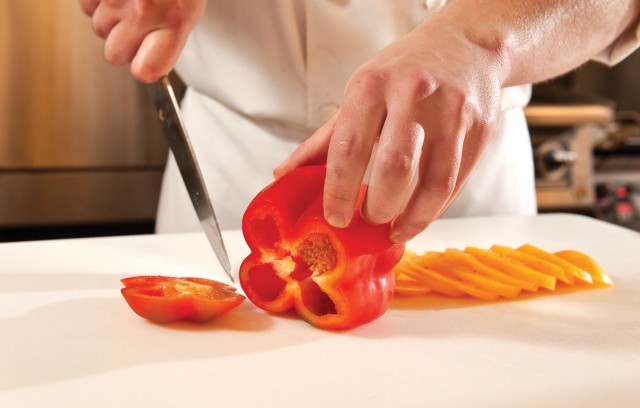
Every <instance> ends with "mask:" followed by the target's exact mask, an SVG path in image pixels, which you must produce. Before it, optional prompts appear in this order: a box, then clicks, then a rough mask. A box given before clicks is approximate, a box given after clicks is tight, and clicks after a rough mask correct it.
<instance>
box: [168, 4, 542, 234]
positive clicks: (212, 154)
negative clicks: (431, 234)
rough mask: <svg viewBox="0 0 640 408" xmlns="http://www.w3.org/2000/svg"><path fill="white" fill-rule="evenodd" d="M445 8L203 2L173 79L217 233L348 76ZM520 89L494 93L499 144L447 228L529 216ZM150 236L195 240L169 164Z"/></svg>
mask: <svg viewBox="0 0 640 408" xmlns="http://www.w3.org/2000/svg"><path fill="white" fill-rule="evenodd" d="M444 2H445V1H444V0H440V1H439V0H427V1H426V2H425V1H424V0H420V1H418V0H350V1H346V0H306V1H305V0H277V1H275V0H274V1H267V0H234V1H228V0H209V2H208V6H207V11H206V12H205V15H204V17H203V20H202V21H201V22H200V24H199V25H198V26H197V27H196V28H195V30H194V31H193V33H192V35H191V36H190V38H189V41H188V43H187V45H186V47H185V49H184V50H183V53H182V55H181V58H180V60H179V62H178V65H177V67H176V69H177V72H178V73H179V74H180V76H181V78H182V79H183V80H184V81H185V83H186V84H187V86H188V90H187V94H186V96H185V98H184V100H183V105H182V110H183V113H184V116H185V122H186V126H187V129H188V132H189V134H190V136H191V138H192V141H193V145H194V148H195V151H196V155H197V156H198V159H199V162H200V164H201V167H202V171H203V174H204V177H205V179H206V184H207V188H208V190H209V193H210V196H211V199H212V201H213V205H214V208H215V211H216V215H217V217H218V221H219V223H220V226H221V228H222V229H237V228H240V225H241V218H242V214H243V212H244V209H245V208H246V206H247V205H248V203H249V202H250V200H251V199H252V198H253V197H254V196H255V194H257V193H258V192H259V191H260V190H261V189H262V188H264V187H265V186H266V185H267V184H268V183H270V182H271V181H272V180H273V177H272V170H273V168H274V167H275V166H276V165H277V164H279V163H280V162H282V161H283V160H284V159H285V158H286V157H288V156H289V154H290V153H291V152H292V151H293V150H294V149H295V147H296V146H297V145H298V144H299V143H300V142H301V141H303V140H304V139H305V138H307V137H308V136H310V135H311V134H312V132H313V131H314V130H315V129H316V128H317V127H319V126H320V125H322V124H323V123H324V122H325V121H326V120H327V119H329V117H331V115H332V114H333V113H334V112H335V111H336V110H337V108H338V106H339V104H340V102H341V98H342V93H343V90H344V86H345V84H346V82H347V80H348V79H349V77H350V76H351V75H352V74H353V72H354V71H355V70H356V69H357V68H358V67H359V66H360V65H362V64H363V63H365V62H366V61H368V60H369V59H370V58H372V57H373V55H374V54H376V53H377V52H378V51H380V50H381V49H382V48H384V47H385V46H387V45H389V44H391V43H392V42H393V41H394V40H395V39H397V38H398V37H400V36H401V35H403V34H405V33H407V32H409V31H410V30H412V29H413V28H414V27H416V25H417V24H418V23H420V22H421V21H423V20H424V19H425V18H428V16H429V14H431V13H434V12H436V11H437V10H438V9H439V8H440V7H441V6H442V5H443V4H444ZM530 89H531V88H530V86H521V87H512V88H508V89H505V90H503V93H502V97H503V99H502V115H501V119H500V122H499V126H498V129H497V134H496V137H495V139H494V141H493V142H492V144H491V145H490V146H489V147H488V149H487V151H486V153H485V154H484V156H483V157H482V159H481V161H480V162H479V164H478V165H477V167H476V169H475V171H474V172H473V174H472V175H471V176H470V178H469V180H468V182H467V184H466V185H465V187H464V189H463V190H462V192H461V193H460V195H459V196H458V198H457V200H456V201H455V202H454V203H453V205H452V206H451V207H450V208H449V210H448V211H447V212H446V213H445V215H444V216H445V217H459V216H473V215H491V214H534V213H535V212H536V202H535V188H534V173H533V159H532V151H531V144H530V139H529V134H528V130H527V124H526V122H525V119H524V114H523V111H522V108H523V107H524V106H525V105H526V104H527V102H528V101H529V97H530ZM156 229H157V232H160V233H162V232H178V231H193V230H197V229H199V224H198V221H197V218H196V215H195V212H194V210H193V208H192V206H191V203H190V201H189V197H188V195H187V192H186V189H185V187H184V184H183V182H182V179H181V178H180V174H179V172H178V170H177V167H176V164H175V162H174V160H173V159H172V157H170V158H169V161H168V164H167V169H166V172H165V177H164V181H163V186H162V193H161V197H160V203H159V209H158V218H157V225H156Z"/></svg>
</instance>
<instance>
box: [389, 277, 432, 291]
mask: <svg viewBox="0 0 640 408" xmlns="http://www.w3.org/2000/svg"><path fill="white" fill-rule="evenodd" d="M401 276H405V278H404V279H400V280H398V279H396V285H395V286H394V288H393V292H394V293H395V294H398V295H402V296H419V295H424V294H425V293H429V292H431V289H429V288H427V287H426V286H424V285H422V284H421V283H420V282H418V281H416V280H413V279H410V278H407V277H406V275H404V274H402V275H401Z"/></svg>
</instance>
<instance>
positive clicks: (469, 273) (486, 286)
mask: <svg viewBox="0 0 640 408" xmlns="http://www.w3.org/2000/svg"><path fill="white" fill-rule="evenodd" d="M418 262H419V263H420V264H422V265H424V266H426V267H427V268H429V269H431V270H435V271H438V272H441V273H443V274H446V275H448V276H451V277H455V278H457V279H458V280H460V281H461V282H465V283H468V284H470V285H473V286H476V287H477V288H478V289H481V290H483V291H486V292H489V293H491V294H494V295H497V296H501V297H505V298H510V299H512V298H514V297H516V296H518V295H519V294H520V292H521V289H520V288H519V287H517V286H512V285H508V284H505V283H502V282H499V281H497V280H495V279H492V278H490V277H487V276H486V275H483V274H479V273H477V272H475V271H474V270H473V269H471V268H468V267H465V266H462V267H461V266H460V265H456V266H454V265H452V264H451V263H450V262H448V261H447V259H446V255H445V253H442V252H431V253H427V254H425V255H424V256H423V257H422V258H420V260H419V261H418ZM470 294H471V293H470ZM471 295H472V296H473V294H471Z"/></svg>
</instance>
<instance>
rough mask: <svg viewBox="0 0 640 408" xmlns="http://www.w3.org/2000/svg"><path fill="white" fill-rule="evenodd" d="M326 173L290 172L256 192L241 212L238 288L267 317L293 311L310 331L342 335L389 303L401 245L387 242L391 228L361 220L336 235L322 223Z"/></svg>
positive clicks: (320, 170) (316, 168) (355, 219)
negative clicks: (245, 250)
mask: <svg viewBox="0 0 640 408" xmlns="http://www.w3.org/2000/svg"><path fill="white" fill-rule="evenodd" d="M325 174H326V168H325V166H308V167H303V168H299V169H296V170H294V171H292V172H290V173H288V174H286V175H285V176H283V177H282V178H280V179H278V180H276V181H274V182H273V183H271V184H270V185H269V186H267V187H266V188H265V189H264V190H262V191H261V192H260V193H259V194H258V195H257V196H256V197H255V198H254V199H253V201H252V202H251V203H250V204H249V206H248V207H247V209H246V211H245V213H244V217H243V220H242V232H243V234H244V237H245V240H246V242H247V244H248V245H249V248H250V249H251V254H250V255H249V256H248V257H247V258H246V259H245V260H244V262H243V263H242V265H241V267H240V284H241V285H242V288H243V290H244V292H245V294H246V295H247V297H248V298H249V300H251V302H253V303H254V304H255V305H256V306H258V307H260V308H262V309H264V310H267V311H269V312H284V311H286V310H289V309H291V308H294V309H295V310H296V312H297V313H298V314H299V315H300V316H301V317H302V318H303V319H304V320H306V321H307V322H309V323H311V324H312V325H315V326H318V327H321V328H326V329H347V328H351V327H355V326H358V325H361V324H364V323H368V322H370V321H372V320H374V319H376V318H378V317H380V316H381V315H382V314H384V313H385V311H386V310H387V309H388V307H389V303H390V301H391V298H392V296H393V288H394V284H395V277H394V273H393V270H392V269H393V266H395V264H396V263H398V261H399V260H400V258H401V257H402V253H403V251H404V245H403V244H394V243H392V242H391V241H390V240H389V238H388V237H389V224H382V225H371V224H369V223H367V222H366V221H365V220H364V219H363V218H362V216H361V215H360V208H361V205H362V201H363V197H364V191H365V189H366V187H364V186H363V189H362V193H361V199H360V200H359V204H358V207H357V211H356V212H355V214H354V216H353V219H352V221H351V223H350V224H349V225H348V226H347V227H346V228H334V227H332V226H331V225H329V224H328V223H327V222H326V221H325V219H324V216H323V209H322V195H323V189H324V187H323V186H324V179H325Z"/></svg>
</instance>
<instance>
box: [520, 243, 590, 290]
mask: <svg viewBox="0 0 640 408" xmlns="http://www.w3.org/2000/svg"><path fill="white" fill-rule="evenodd" d="M518 251H521V252H524V253H526V254H530V255H533V256H536V257H538V258H541V259H543V260H545V261H547V262H550V263H552V264H555V265H558V266H559V267H561V268H562V269H563V270H564V272H565V275H566V276H567V278H568V280H569V283H570V284H573V283H574V280H575V279H573V278H578V279H580V280H581V281H583V282H587V283H593V280H592V279H591V275H589V274H588V273H587V272H586V271H583V270H582V269H580V268H578V267H577V266H575V265H574V264H572V263H571V262H568V261H566V260H564V259H562V258H560V257H559V256H557V255H554V254H552V253H550V252H547V251H545V250H544V249H540V248H538V247H536V246H533V245H531V244H525V245H522V246H521V247H520V248H518Z"/></svg>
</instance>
